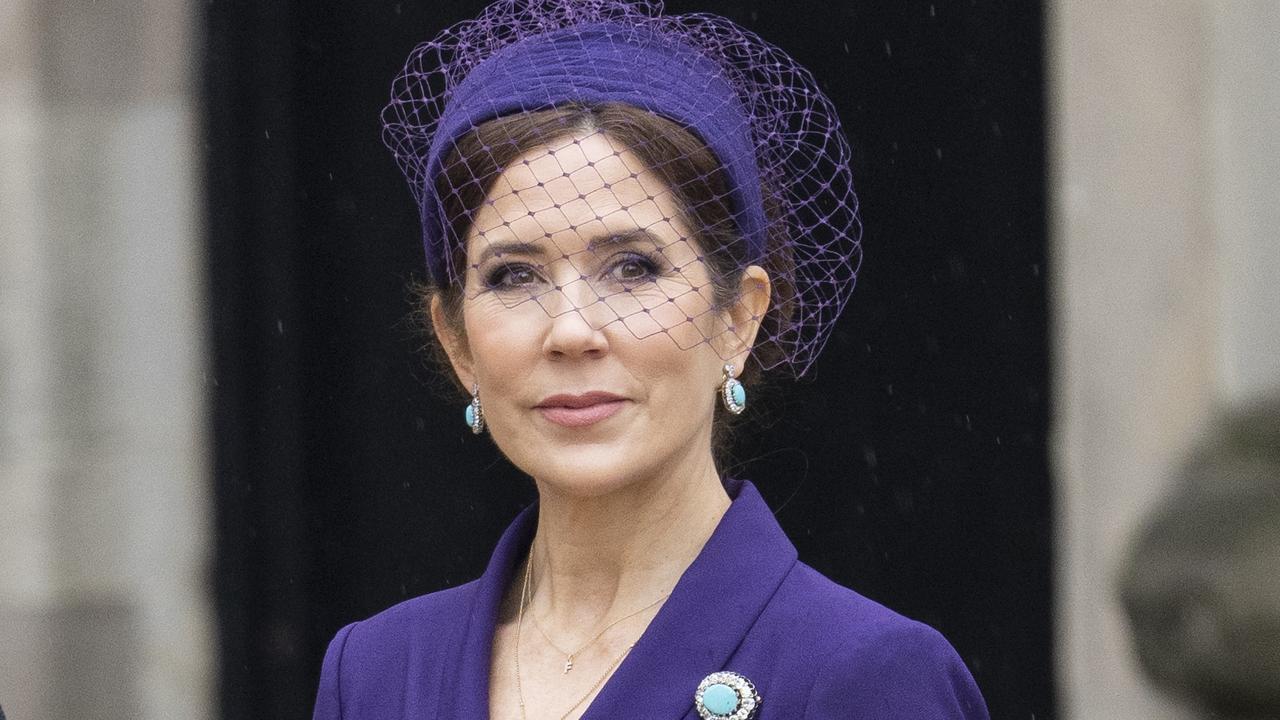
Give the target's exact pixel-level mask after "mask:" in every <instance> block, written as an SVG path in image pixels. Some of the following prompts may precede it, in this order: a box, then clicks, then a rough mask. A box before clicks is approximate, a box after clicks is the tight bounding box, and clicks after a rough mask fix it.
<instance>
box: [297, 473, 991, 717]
mask: <svg viewBox="0 0 1280 720" xmlns="http://www.w3.org/2000/svg"><path fill="white" fill-rule="evenodd" d="M725 487H726V489H727V490H728V491H729V495H730V497H732V498H733V502H732V504H731V505H730V506H729V510H728V511H727V512H726V513H725V515H724V517H723V518H722V519H721V520H720V524H719V525H718V526H717V527H716V529H715V532H714V533H712V535H711V538H710V539H709V540H708V541H707V543H706V545H705V546H704V547H703V549H702V551H701V553H699V554H698V557H697V558H696V559H695V560H694V561H693V564H691V565H690V566H689V568H688V569H687V570H686V571H685V573H684V575H683V576H681V578H680V581H679V582H678V583H677V584H676V586H675V588H674V589H673V590H672V592H671V595H670V596H669V597H668V598H667V601H666V602H665V603H664V604H663V605H662V607H661V608H660V609H659V611H658V613H657V615H656V616H655V617H654V619H653V620H652V621H651V622H650V624H649V627H648V628H646V629H645V631H644V634H643V635H641V636H640V639H639V640H638V641H637V643H636V646H635V648H634V649H632V650H631V652H630V653H629V654H628V655H627V656H626V657H625V659H624V660H623V661H622V663H621V664H620V665H619V666H618V668H617V670H616V671H615V672H614V674H613V676H612V677H610V678H609V680H608V682H606V683H605V685H604V686H603V687H602V688H601V690H600V693H599V694H598V695H597V696H596V697H595V699H594V700H593V701H592V703H591V705H590V706H589V707H588V708H587V711H586V714H584V715H583V716H582V717H583V719H584V720H603V719H604V718H636V719H637V720H641V719H643V720H681V719H683V720H699V718H698V712H697V710H696V708H695V707H694V691H695V690H696V689H697V687H698V683H699V682H700V681H701V680H702V678H703V677H705V676H706V675H708V674H710V673H712V672H716V671H718V670H732V671H734V672H737V673H739V674H741V675H744V676H746V677H747V678H748V679H749V680H751V681H752V682H753V683H754V684H755V686H756V689H757V691H758V692H759V694H760V697H761V703H760V706H759V708H758V709H757V712H756V715H755V718H756V720H800V719H801V718H814V719H815V720H816V719H818V718H821V719H822V720H834V719H837V718H848V719H850V720H852V719H854V718H856V719H858V720H873V719H874V720H887V719H888V718H894V719H900V720H935V719H938V718H947V719H951V718H963V719H965V720H979V719H981V720H986V719H987V717H988V716H987V709H986V705H985V703H984V702H983V700H982V696H981V695H980V694H979V693H978V688H977V687H976V686H975V684H974V682H973V678H972V677H971V676H970V674H969V671H968V670H967V669H966V668H965V666H964V663H963V662H961V660H960V658H959V657H958V656H957V655H956V652H955V650H953V649H952V648H951V646H950V645H949V644H947V641H946V640H944V639H943V637H942V636H941V635H939V634H938V633H937V632H936V631H935V630H933V629H932V628H930V627H928V626H926V625H923V624H921V623H918V622H915V621H913V620H908V619H907V618H904V617H902V616H901V615H898V614H896V613H894V612H893V611H891V610H888V609H886V608H885V607H883V606H881V605H879V604H877V603H874V602H872V601H871V600H868V599H866V598H864V597H863V596H861V595H859V594H858V593H856V592H854V591H852V590H849V589H848V588H845V587H842V586H840V585H837V584H836V583H834V582H832V581H831V580H828V579H827V578H826V577H825V576H823V575H821V574H819V573H818V571H816V570H814V569H813V568H811V567H809V566H808V565H806V564H804V563H802V562H799V561H798V560H797V559H796V549H795V546H793V545H792V544H791V541H790V540H788V539H787V537H786V535H785V534H784V533H783V531H782V528H781V527H780V526H779V525H778V522H777V520H776V519H775V518H774V517H773V513H772V511H770V510H769V507H768V506H767V505H766V504H765V502H764V499H763V498H762V497H761V496H760V492H759V491H758V490H757V489H756V488H755V486H754V485H752V484H751V482H749V481H745V480H728V481H726V483H725ZM536 525H537V503H536V502H535V503H534V504H533V505H530V506H529V507H527V508H525V509H524V510H523V511H521V513H520V514H519V515H518V516H517V517H516V519H515V521H514V522H512V523H511V526H510V527H508V528H507V530H506V532H505V533H503V535H502V539H501V540H499V541H498V547H497V549H496V550H494V553H493V556H492V558H491V559H490V560H489V565H488V568H487V569H486V570H485V572H484V575H482V576H481V577H480V578H479V579H477V580H473V581H471V582H469V583H466V584H464V585H460V586H458V587H454V588H450V589H448V590H441V591H439V592H434V593H430V594H428V595H423V596H421V597H417V598H414V599H412V600H407V601H405V602H402V603H400V604H399V605H396V606H394V607H391V608H389V609H387V610H385V611H383V612H381V613H379V614H377V615H375V616H373V617H371V618H369V619H368V620H362V621H360V622H356V623H352V624H350V625H348V626H346V627H344V628H342V629H341V630H339V631H338V634H337V635H336V636H335V637H334V638H333V641H332V642H330V643H329V649H328V651H327V652H326V653H325V656H324V667H323V669H322V670H321V673H320V690H319V693H318V696H317V698H316V708H315V720H398V719H400V718H405V719H406V720H407V719H408V718H413V719H414V720H428V719H434V718H439V719H440V720H488V718H489V662H490V656H491V651H492V643H493V635H494V630H495V625H496V622H497V614H498V605H499V602H500V601H501V598H502V595H503V590H504V588H505V587H506V586H507V583H508V580H509V579H510V577H511V573H512V570H513V568H514V566H515V565H516V563H517V562H518V560H519V559H520V558H521V557H523V556H524V553H525V552H526V551H527V550H528V547H529V543H530V542H531V541H532V539H533V533H534V530H535V528H536Z"/></svg>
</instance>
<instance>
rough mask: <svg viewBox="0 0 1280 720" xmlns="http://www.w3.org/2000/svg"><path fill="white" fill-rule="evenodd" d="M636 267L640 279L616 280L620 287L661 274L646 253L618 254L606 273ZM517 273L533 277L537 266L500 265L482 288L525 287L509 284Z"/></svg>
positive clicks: (486, 277)
mask: <svg viewBox="0 0 1280 720" xmlns="http://www.w3.org/2000/svg"><path fill="white" fill-rule="evenodd" d="M633 264H634V265H638V266H640V268H641V269H642V270H643V273H644V274H643V275H642V276H640V277H629V278H617V282H618V283H620V284H622V285H628V284H635V283H640V282H645V281H648V280H653V279H655V278H656V277H657V276H658V275H659V274H660V272H661V267H662V266H661V264H660V263H659V262H658V260H657V259H656V258H654V257H652V256H650V255H648V254H646V253H640V252H626V253H619V257H618V259H617V261H616V262H614V263H612V264H611V265H609V266H608V272H609V273H612V272H614V271H616V270H618V269H619V268H621V267H624V266H627V265H633ZM517 272H521V273H523V272H528V273H531V274H533V275H534V276H535V280H533V282H536V274H537V266H534V265H530V264H528V263H519V262H511V263H500V264H498V265H497V266H496V267H494V268H492V269H491V270H488V271H486V272H485V273H484V277H483V279H484V286H485V288H487V289H489V290H508V289H513V288H519V287H525V286H526V285H527V284H529V283H516V284H512V283H510V282H509V281H508V280H507V278H508V277H509V276H510V275H512V274H514V273H517Z"/></svg>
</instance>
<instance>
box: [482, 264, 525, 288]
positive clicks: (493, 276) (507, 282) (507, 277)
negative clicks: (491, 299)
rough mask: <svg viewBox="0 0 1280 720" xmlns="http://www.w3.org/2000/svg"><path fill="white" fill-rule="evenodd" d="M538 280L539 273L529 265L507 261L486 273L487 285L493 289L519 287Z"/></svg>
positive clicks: (485, 280) (485, 282)
mask: <svg viewBox="0 0 1280 720" xmlns="http://www.w3.org/2000/svg"><path fill="white" fill-rule="evenodd" d="M536 282H538V275H537V273H535V272H534V270H533V268H531V267H529V266H528V265H521V264H517V263H507V264H503V265H499V266H498V267H495V268H493V269H492V270H489V271H488V272H486V273H485V276H484V284H485V287H487V288H489V289H491V290H501V289H504V288H518V287H525V286H528V285H532V284H534V283H536Z"/></svg>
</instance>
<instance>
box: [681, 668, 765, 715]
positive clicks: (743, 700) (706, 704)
mask: <svg viewBox="0 0 1280 720" xmlns="http://www.w3.org/2000/svg"><path fill="white" fill-rule="evenodd" d="M693 702H694V704H695V705H697V708H698V715H700V716H702V720H751V718H753V717H755V714H756V709H757V708H759V707H760V693H758V692H756V686H755V685H754V684H752V682H751V681H750V680H748V679H746V678H745V677H743V676H742V675H739V674H738V673H736V672H730V671H728V670H722V671H720V672H713V673H711V674H710V675H708V676H706V677H704V678H702V682H700V683H698V691H697V692H695V693H694V694H693Z"/></svg>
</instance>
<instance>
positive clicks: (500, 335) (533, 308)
mask: <svg viewBox="0 0 1280 720" xmlns="http://www.w3.org/2000/svg"><path fill="white" fill-rule="evenodd" d="M464 318H465V321H466V327H467V340H468V345H469V347H470V350H471V357H472V358H473V361H474V365H475V372H476V375H477V381H478V382H479V383H480V387H481V392H484V391H485V389H486V388H487V389H490V390H491V391H493V390H497V389H498V388H499V387H502V386H504V385H505V384H506V383H507V382H510V380H511V379H512V378H516V377H521V376H523V375H525V374H526V372H527V370H528V368H530V367H532V363H533V361H534V356H535V355H536V354H537V353H538V351H539V348H540V341H539V333H540V328H541V327H542V323H545V321H546V313H545V312H543V311H542V309H541V308H539V307H538V305H537V304H536V303H532V302H527V303H524V304H521V305H519V306H516V307H505V306H504V305H502V303H500V302H494V301H489V300H477V301H475V302H474V303H473V304H471V305H470V306H468V307H467V308H466V310H465V312H464Z"/></svg>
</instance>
